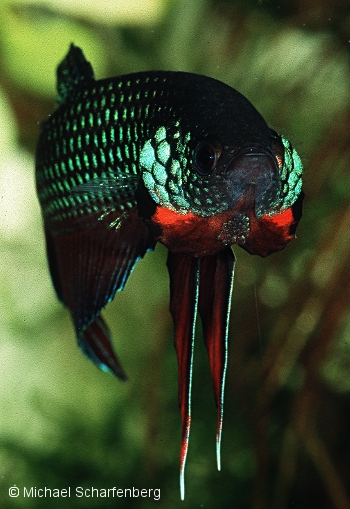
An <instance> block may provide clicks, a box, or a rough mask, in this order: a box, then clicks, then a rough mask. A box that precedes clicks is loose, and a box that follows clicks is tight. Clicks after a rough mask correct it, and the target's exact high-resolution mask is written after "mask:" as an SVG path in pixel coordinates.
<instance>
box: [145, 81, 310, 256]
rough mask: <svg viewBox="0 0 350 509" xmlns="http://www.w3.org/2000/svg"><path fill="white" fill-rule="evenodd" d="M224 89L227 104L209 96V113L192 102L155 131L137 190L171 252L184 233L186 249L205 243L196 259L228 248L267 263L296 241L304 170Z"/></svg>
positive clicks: (247, 107) (283, 141)
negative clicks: (140, 187) (265, 258)
mask: <svg viewBox="0 0 350 509" xmlns="http://www.w3.org/2000/svg"><path fill="white" fill-rule="evenodd" d="M227 88H229V87H227ZM227 88H225V89H224V91H225V93H226V95H227V92H228V91H227ZM229 90H230V91H231V94H230V93H229V95H228V97H226V101H223V100H222V97H220V98H219V97H216V96H215V95H214V97H213V98H211V100H210V104H211V108H208V109H206V108H204V107H203V106H204V105H203V104H202V102H200V103H198V100H196V97H195V96H193V97H192V101H187V107H186V108H184V107H183V108H182V110H181V108H179V109H180V111H181V115H180V118H179V119H175V120H174V121H173V122H169V123H168V124H167V125H163V126H159V127H157V128H156V129H155V130H154V132H153V134H152V136H151V138H150V139H148V140H147V141H146V142H145V144H144V145H143V147H142V150H141V156H140V165H141V172H142V184H143V186H144V189H145V190H146V191H147V193H148V197H149V198H150V202H151V203H152V206H151V207H150V208H149V209H148V210H151V212H150V213H148V219H149V220H150V221H149V223H151V224H153V226H155V225H156V226H157V227H158V229H161V230H162V232H161V233H158V235H156V236H157V237H158V240H160V241H161V242H163V243H165V244H166V245H167V246H168V247H169V248H170V249H173V250H174V249H176V245H177V246H179V247H178V249H179V250H181V252H183V251H186V241H185V240H183V239H180V238H179V237H180V236H182V237H183V236H184V232H186V236H187V237H188V239H189V240H188V243H192V244H193V243H194V242H195V243H196V245H197V244H198V243H200V242H201V241H203V240H204V241H205V240H207V248H206V250H205V252H204V253H203V252H200V251H198V253H197V255H198V256H201V255H202V254H210V253H212V252H216V251H218V250H220V249H222V248H223V247H224V246H226V245H232V244H239V245H241V246H242V247H243V248H245V249H246V250H247V251H249V252H250V253H252V254H259V255H261V256H266V255H267V254H270V253H271V252H274V251H276V250H279V249H283V248H284V247H285V245H286V244H287V243H288V242H289V241H290V240H291V239H292V238H293V237H294V234H295V228H296V225H297V223H298V221H299V219H300V217H301V202H302V196H303V195H302V192H301V186H302V163H301V160H300V157H299V155H298V154H297V152H296V151H295V149H294V148H293V147H292V145H291V144H290V142H289V141H288V140H287V139H286V138H285V137H284V136H280V135H278V134H277V133H276V132H275V131H273V130H271V129H270V128H269V127H268V126H267V124H266V122H265V120H264V119H263V117H262V116H261V115H260V114H259V113H258V111H257V110H256V109H255V108H254V107H253V105H251V103H250V102H249V101H248V100H247V99H245V98H244V97H243V96H242V95H241V94H239V93H238V92H237V91H235V90H233V89H229ZM222 95H225V94H222ZM213 105H214V106H213ZM194 119H195V120H194ZM152 207H153V208H152ZM140 208H141V209H142V207H140ZM164 211H165V212H166V214H164ZM161 212H163V214H161ZM171 212H172V213H173V214H175V215H172V214H171ZM141 215H142V212H141ZM146 215H147V214H146ZM161 216H162V219H160V217H161ZM176 217H177V219H178V221H176V220H175V219H176ZM276 218H277V220H276ZM174 223H177V227H176V228H175V226H174ZM181 223H182V226H183V227H184V228H182V227H181ZM188 225H192V227H193V228H192V230H188ZM185 226H186V228H185ZM165 230H167V232H166V234H164V232H165ZM196 232H197V233H196ZM197 237H200V238H198V239H197ZM208 239H209V240H211V242H209V241H208ZM196 249H197V248H194V247H193V246H192V247H188V250H187V252H189V253H191V254H193V253H194V252H197V251H196Z"/></svg>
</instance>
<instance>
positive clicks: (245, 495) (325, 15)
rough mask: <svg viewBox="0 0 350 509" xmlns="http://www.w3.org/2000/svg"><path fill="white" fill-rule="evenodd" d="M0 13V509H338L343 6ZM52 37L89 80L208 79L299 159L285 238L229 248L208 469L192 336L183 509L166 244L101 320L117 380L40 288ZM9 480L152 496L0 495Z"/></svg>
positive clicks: (343, 380)
mask: <svg viewBox="0 0 350 509" xmlns="http://www.w3.org/2000/svg"><path fill="white" fill-rule="evenodd" d="M0 21H1V22H0V71H1V72H0V154H1V156H0V274H1V275H0V507H1V508H3V509H20V508H25V509H41V508H47V507H50V509H55V508H60V507H69V508H70V509H78V508H84V509H89V508H96V509H97V508H98V509H104V508H112V507H113V508H114V507H120V508H128V509H132V508H136V507H137V508H142V509H147V508H153V507H162V508H167V509H172V508H177V507H183V508H191V509H192V508H213V507H215V508H216V509H221V508H222V509H227V508H228V507H232V508H234V509H248V508H249V509H250V508H251V509H287V508H288V509H289V508H293V509H304V508H305V509H314V508H315V509H316V508H317V509H328V508H329V509H349V507H350V488H349V486H350V434H349V429H350V314H349V307H350V270H349V269H350V200H349V194H350V125H349V124H350V94H349V89H350V74H349V55H350V4H349V1H348V0H334V1H333V2H329V1H327V0H281V1H275V0H270V1H269V2H267V1H260V2H259V1H258V0H244V1H243V0H236V1H234V0H231V1H230V0H226V1H224V0H212V1H210V0H191V1H186V0H142V1H141V0H139V1H138V0H84V1H82V0H74V1H70V0H1V3H0ZM70 42H74V43H76V44H77V45H80V46H81V47H82V48H83V49H84V52H85V54H86V56H87V58H88V59H89V60H90V61H91V62H92V64H93V67H94V69H95V73H96V76H97V77H98V78H102V77H107V76H111V75H115V74H123V73H126V72H132V71H139V70H147V69H176V70H184V71H191V72H198V73H202V74H206V75H209V76H212V77H215V78H218V79H221V80H222V81H224V82H226V83H228V84H230V85H231V86H233V87H235V88H237V89H238V90H240V92H242V93H243V94H245V95H246V96H247V97H248V99H250V101H251V102H252V103H253V104H254V105H255V106H256V107H257V108H258V109H259V110H260V112H261V113H262V114H263V116H264V117H265V118H266V120H267V121H268V123H269V125H270V126H271V127H273V128H274V129H275V130H277V131H278V132H280V133H282V134H284V135H285V136H287V137H288V139H290V140H291V142H292V143H293V145H294V146H295V147H296V148H297V150H298V152H299V154H300V155H301V158H302V160H303V162H304V166H305V177H304V191H305V194H306V198H305V201H304V216H303V218H302V221H301V222H300V225H299V228H298V232H297V239H296V240H295V241H293V242H292V243H291V244H290V245H289V246H288V247H287V249H286V250H285V251H283V252H280V253H277V254H274V255H272V256H271V257H269V258H267V259H260V258H257V257H254V256H250V255H248V254H247V253H246V252H244V251H243V250H241V249H240V248H235V250H234V251H235V254H236V257H237V266H236V276H235V284H234V293H233V305H232V314H231V328H230V352H229V367H228V374H227V385H226V406H225V419H224V429H223V444H222V471H221V472H217V471H216V461H215V426H216V409H215V405H214V398H213V394H212V387H211V380H210V377H209V367H208V361H207V358H206V354H205V350H204V346H203V342H202V338H201V328H200V324H198V330H197V337H196V339H197V341H196V348H195V362H194V375H193V398H192V429H191V439H190V447H189V454H188V460H187V468H186V499H185V501H184V502H181V501H180V497H179V486H178V466H179V445H180V416H179V411H178V406H177V367H176V357H175V352H174V348H173V344H172V342H173V331H172V322H171V317H170V314H169V312H168V301H169V289H168V275H167V271H166V266H165V260H166V250H165V249H164V248H163V246H161V245H159V246H158V247H157V249H156V251H155V253H152V254H148V255H147V256H146V257H145V259H144V260H142V261H141V262H139V263H138V265H137V267H136V269H135V271H134V272H133V274H132V276H131V278H130V280H129V282H128V284H127V286H126V289H125V290H124V291H123V292H121V293H120V294H118V295H117V296H116V298H115V300H114V302H113V303H112V304H110V305H109V306H108V307H107V309H106V311H105V317H106V319H107V322H108V323H109V325H110V326H111V329H112V331H113V337H114V342H115V345H116V348H117V351H118V353H119V357H120V359H121V361H122V363H123V366H124V368H125V369H126V370H127V373H128V376H129V381H128V382H127V383H124V384H122V383H120V382H118V381H117V380H115V379H114V378H113V377H112V376H109V375H106V374H104V373H102V372H100V371H99V370H98V369H96V368H95V367H94V366H93V365H92V364H91V363H90V362H88V361H87V360H86V359H85V358H84V357H83V355H82V354H81V353H80V351H79V350H78V348H77V346H76V344H75V339H74V333H73V328H72V325H71V322H70V318H69V315H68V312H67V311H66V310H65V309H63V308H62V306H61V305H60V304H59V302H58V301H57V299H56V297H55V295H54V292H53V289H52V287H51V283H50V279H49V274H48V270H47V266H46V259H45V250H44V242H43V234H42V228H41V218H40V211H39V205H38V203H37V200H36V196H35V189H34V180H33V167H34V162H33V151H34V148H35V143H36V139H37V136H38V128H39V127H38V125H39V122H40V121H42V120H43V119H44V118H45V117H46V116H47V115H48V114H49V113H50V112H52V111H53V109H54V108H55V70H56V67H57V64H58V63H59V61H60V60H61V59H62V58H63V56H64V55H65V53H66V51H67V49H68V46H69V44H70ZM13 485H17V486H18V487H20V488H21V490H22V488H23V486H26V487H28V488H29V487H31V486H36V487H38V488H40V487H43V486H47V487H51V488H66V487H68V486H71V487H72V488H73V489H74V488H75V487H76V486H83V487H85V488H89V487H91V486H94V487H97V488H109V487H113V486H116V487H118V488H132V487H133V486H134V487H136V488H139V489H141V488H160V490H161V492H160V493H161V496H160V500H159V501H155V500H154V498H152V497H151V498H143V499H140V498H138V499H137V498H134V499H132V498H131V499H122V498H118V499H117V498H114V499H111V498H110V499H102V498H99V499H98V498H74V497H71V498H70V499H63V498H60V499H54V498H51V499H45V498H43V499H41V498H23V496H22V495H21V496H20V497H18V498H12V499H11V498H10V497H9V496H8V489H9V487H10V486H13Z"/></svg>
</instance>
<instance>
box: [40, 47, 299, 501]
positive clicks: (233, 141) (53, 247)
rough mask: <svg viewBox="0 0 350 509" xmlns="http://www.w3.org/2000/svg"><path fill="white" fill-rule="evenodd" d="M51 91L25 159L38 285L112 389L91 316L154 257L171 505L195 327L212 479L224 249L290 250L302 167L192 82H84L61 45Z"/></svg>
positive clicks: (248, 108)
mask: <svg viewBox="0 0 350 509" xmlns="http://www.w3.org/2000/svg"><path fill="white" fill-rule="evenodd" d="M57 89H58V108H57V109H56V111H55V112H54V113H53V114H52V115H51V116H50V117H49V118H48V119H47V120H46V121H45V122H44V123H43V124H42V127H41V133H40V136H39V141H38V145H37V150H36V186H37V193H38V197H39V201H40V205H41V209H42V216H43V224H44V231H45V237H46V248H47V257H48V264H49V269H50V273H51V278H52V282H53V285H54V288H55V291H56V293H57V296H58V298H59V299H60V300H61V301H62V303H63V304H64V305H65V306H67V308H68V309H69V311H70V313H71V316H72V321H73V324H74V328H75V332H76V337H77V341H78V344H79V346H80V348H81V349H82V351H83V352H84V353H85V354H86V355H87V357H88V358H90V359H91V360H92V361H94V362H95V363H96V364H97V365H98V366H99V367H100V368H102V369H103V370H104V371H109V372H112V373H114V374H115V375H116V376H117V377H119V378H120V379H125V373H124V370H123V368H122V366H121V364H120V362H119V360H118V357H117V356H116V354H115V352H114V350H113V347H112V343H111V335H110V332H109V329H108V327H107V325H106V323H105V322H104V320H103V318H102V316H101V311H102V310H103V308H104V307H105V306H106V304H107V303H108V302H110V301H111V300H112V299H113V298H114V296H115V293H116V292H118V291H120V290H122V289H123V288H124V285H125V283H126V281H127V279H128V277H129V276H130V273H131V272H132V270H133V267H134V266H135V264H136V262H137V261H138V260H139V259H140V258H142V257H143V256H144V255H145V253H147V252H148V251H152V250H153V249H154V247H155V245H156V243H157V242H161V243H162V244H164V245H165V246H166V247H167V248H168V259H167V267H168V271H169V276H170V312H171V315H172V318H173V322H174V343H175V349H176V353H177V359H178V397H179V406H180V410H181V417H182V442H181V450H180V491H181V498H182V499H183V498H184V468H185V462H186V455H187V449H188V440H189V432H190V422H191V383H192V360H193V345H194V336H195V323H196V316H197V313H199V315H200V318H201V321H202V326H203V334H204V340H205V344H206V348H207V351H208V356H209V361H210V370H211V376H212V380H213V387H214V395H215V401H216V405H217V412H218V421H217V430H216V456H217V466H218V469H219V470H220V443H221V433H222V421H223V406H224V385H225V376H226V367H227V347H228V324H229V314H230V307H231V293H232V284H233V274H234V267H235V257H234V254H233V251H232V248H231V246H232V245H233V244H238V245H239V246H241V247H242V248H243V249H245V250H246V251H248V252H249V253H251V254H257V255H260V256H263V257H265V256H267V255H269V254H271V253H273V252H275V251H278V250H281V249H283V248H284V247H285V246H286V245H287V243H288V242H289V241H290V240H291V239H293V238H294V237H295V230H296V227H297V224H298V222H299V220H300V217H301V208H302V200H303V192H302V189H301V188H302V163H301V160H300V158H299V156H298V154H297V152H296V151H295V149H294V148H293V147H292V145H291V143H290V142H289V141H288V140H287V139H286V138H285V137H283V136H280V135H278V134H277V133H276V132H275V131H273V130H272V129H270V128H269V127H268V126H267V124H266V122H265V120H264V119H263V117H262V116H261V115H260V114H259V113H258V111H257V110H256V109H255V108H254V106H253V105H252V104H251V103H250V102H249V101H248V100H247V99H246V98H245V97H244V96H243V95H242V94H240V93H239V92H238V91H236V90H234V89H233V88H231V87H229V86H228V85H226V84H224V83H222V82H220V81H217V80H215V79H212V78H209V77H206V76H202V75H197V74H191V73H186V72H170V71H150V72H139V73H132V74H128V75H124V76H117V77H113V78H107V79H102V80H95V78H94V73H93V69H92V67H91V65H90V63H89V62H88V61H87V60H86V59H85V57H84V54H83V52H82V50H81V49H80V48H78V47H77V46H74V45H73V44H72V45H71V47H70V49H69V52H68V54H67V56H66V57H65V58H64V60H63V61H62V63H61V64H60V65H59V66H58V69H57Z"/></svg>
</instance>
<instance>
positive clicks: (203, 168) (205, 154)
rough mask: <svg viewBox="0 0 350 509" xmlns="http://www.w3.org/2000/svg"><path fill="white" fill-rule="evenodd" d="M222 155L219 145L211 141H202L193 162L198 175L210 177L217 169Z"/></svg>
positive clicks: (195, 152)
mask: <svg viewBox="0 0 350 509" xmlns="http://www.w3.org/2000/svg"><path fill="white" fill-rule="evenodd" d="M220 155H221V147H219V145H218V144H216V143H214V142H212V141H210V140H203V141H200V142H199V143H198V145H197V147H196V148H195V151H194V156H193V162H194V165H195V168H196V170H197V171H198V173H200V174H201V175H209V173H210V172H211V171H212V170H213V169H214V168H215V166H216V163H217V161H218V159H219V157H220Z"/></svg>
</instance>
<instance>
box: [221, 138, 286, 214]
mask: <svg viewBox="0 0 350 509" xmlns="http://www.w3.org/2000/svg"><path fill="white" fill-rule="evenodd" d="M225 173H226V178H227V184H228V191H229V194H230V198H231V200H232V202H233V203H237V201H238V200H239V199H240V198H241V197H242V195H243V194H244V196H245V200H244V202H245V204H246V206H247V207H249V208H250V209H251V208H254V209H255V215H256V217H257V219H260V218H261V217H262V216H263V215H264V214H266V213H269V212H271V211H273V210H274V209H276V207H277V205H278V204H279V203H280V201H281V179H280V170H279V167H278V163H277V160H276V158H275V156H274V155H273V152H272V151H271V150H270V149H268V148H266V149H265V148H261V147H247V148H244V149H242V150H241V151H240V152H239V153H238V154H236V155H235V156H234V157H233V158H232V159H231V160H230V161H229V163H228V164H227V166H226V171H225Z"/></svg>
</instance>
